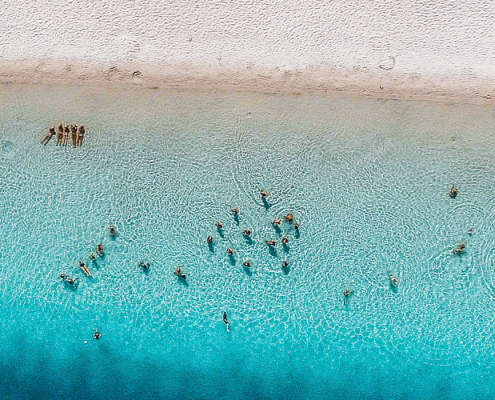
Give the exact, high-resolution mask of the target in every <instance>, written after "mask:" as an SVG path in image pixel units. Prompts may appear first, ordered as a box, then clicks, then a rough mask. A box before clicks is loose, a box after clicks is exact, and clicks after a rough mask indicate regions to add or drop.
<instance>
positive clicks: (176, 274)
mask: <svg viewBox="0 0 495 400" xmlns="http://www.w3.org/2000/svg"><path fill="white" fill-rule="evenodd" d="M174 275H175V276H178V277H179V278H182V279H186V274H185V273H184V272H182V271H181V269H180V267H177V269H176V270H175V272H174Z"/></svg>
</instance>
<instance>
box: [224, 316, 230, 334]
mask: <svg viewBox="0 0 495 400" xmlns="http://www.w3.org/2000/svg"><path fill="white" fill-rule="evenodd" d="M223 322H224V323H225V329H227V332H230V329H229V328H230V322H229V320H228V318H227V311H224V312H223Z"/></svg>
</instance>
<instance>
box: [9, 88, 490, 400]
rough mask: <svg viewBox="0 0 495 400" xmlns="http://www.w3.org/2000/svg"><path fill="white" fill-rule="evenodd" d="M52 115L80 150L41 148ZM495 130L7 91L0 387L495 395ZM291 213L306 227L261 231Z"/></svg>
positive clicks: (181, 394)
mask: <svg viewBox="0 0 495 400" xmlns="http://www.w3.org/2000/svg"><path fill="white" fill-rule="evenodd" d="M60 121H66V122H74V123H79V124H81V123H84V124H86V126H87V132H88V133H87V134H86V137H85V142H84V144H83V146H82V147H80V148H72V147H66V148H61V147H57V146H55V143H54V140H55V139H52V142H50V143H49V144H48V145H47V146H46V147H43V146H41V145H40V139H41V137H42V135H43V132H44V130H45V129H46V128H47V127H48V126H50V125H54V124H56V123H58V122H60ZM494 126H495V114H493V110H492V109H490V108H482V107H475V106H465V105H456V106H445V105H438V104H427V103H407V102H397V101H373V100H367V101H358V100H355V99H350V98H349V99H346V98H341V99H328V98H319V97H305V96H299V97H282V96H267V95H245V94H225V93H220V92H218V93H217V92H208V93H206V92H205V93H201V92H174V91H160V90H140V89H106V90H103V89H94V88H79V87H36V86H33V87H27V86H26V87H21V86H11V85H4V86H3V87H2V88H1V89H0V169H1V171H0V172H1V173H0V205H1V207H0V233H1V236H2V240H1V241H0V268H1V269H0V316H1V317H0V328H1V329H0V336H1V339H2V340H1V341H0V353H1V354H2V357H1V358H0V368H1V371H2V373H1V374H0V380H1V382H0V396H1V398H6V399H9V398H12V399H18V398H50V399H53V398H71V399H79V398H80V399H83V398H84V399H101V398H110V399H135V398H150V399H152V398H202V399H210V398H212V399H216V398H250V399H251V398H280V399H322V398H336V397H341V398H408V399H425V398H453V399H455V398H462V399H467V398H474V397H478V398H493V397H495V385H494V383H495V375H494V372H495V371H494V367H493V365H495V364H494V362H495V356H494V354H493V339H494V334H493V328H492V327H493V311H494V302H495V286H494V285H495V272H494V261H495V223H494V221H495V194H494V191H493V184H494V182H495V179H494V178H495V172H494V171H495V169H494V167H495V153H494V151H493V150H494V145H495V137H494V132H495V130H494V129H495V128H493V127H494ZM454 183H455V184H456V185H457V186H458V188H459V195H458V196H457V198H455V199H451V198H450V197H449V196H448V190H449V189H450V186H451V185H452V184H454ZM260 190H268V191H269V192H270V193H271V195H270V197H269V198H268V203H269V204H268V206H266V205H264V204H263V202H262V201H261V197H260V195H259V193H260ZM233 206H236V207H239V209H240V215H239V221H238V222H237V221H235V220H234V218H233V216H232V214H231V213H230V209H231V208H232V207H233ZM289 212H290V213H292V214H294V217H295V219H296V220H297V221H299V222H300V231H299V234H297V232H296V231H295V230H294V229H293V227H292V226H291V225H290V224H287V223H282V224H281V227H280V232H277V231H276V230H275V229H274V228H273V227H272V225H271V221H272V220H274V219H276V218H280V217H283V216H284V215H285V214H287V213H289ZM217 221H221V222H223V224H224V232H223V236H222V235H220V234H219V232H218V231H217V230H216V229H215V226H214V225H215V222H217ZM110 225H114V226H116V227H117V230H118V236H117V238H116V239H115V240H112V239H111V238H110V237H109V235H108V234H107V232H108V227H109V226H110ZM246 228H249V229H251V230H252V231H253V235H252V238H253V240H252V242H247V241H246V240H245V239H244V238H243V236H242V231H243V230H244V229H246ZM471 228H472V229H473V230H474V233H473V234H472V235H469V234H468V231H469V229H471ZM208 235H213V236H214V238H215V244H214V247H213V251H211V250H210V249H209V248H208V246H207V245H206V237H207V236H208ZM282 236H287V237H288V238H289V246H288V247H287V248H284V247H283V246H282V245H281V244H280V239H281V237H282ZM267 239H273V240H277V242H278V243H277V246H276V248H275V250H274V251H271V252H270V251H269V249H268V247H267V245H266V244H265V242H264V241H265V240H267ZM461 241H465V242H466V243H467V249H466V252H465V254H463V255H462V256H455V255H453V254H452V251H451V250H452V248H453V247H454V246H455V245H456V244H458V243H460V242H461ZM99 242H102V243H103V245H104V247H105V257H104V258H102V259H98V260H97V262H96V263H91V262H90V260H89V257H88V256H89V254H90V253H91V252H92V251H94V248H95V246H96V244H98V243H99ZM228 247H232V248H234V249H235V251H236V255H235V258H234V260H231V259H229V258H228V257H227V254H226V249H227V248H228ZM246 258H249V259H250V260H251V264H252V268H251V269H250V270H246V269H245V268H243V267H242V261H243V260H244V259H246ZM284 259H287V260H289V261H290V268H289V269H286V270H283V269H282V268H281V262H282V260H284ZM78 260H85V261H86V262H87V263H88V265H89V267H90V269H91V271H92V278H87V277H85V276H84V275H83V274H82V272H81V271H80V270H79V268H78V263H77V262H78ZM140 260H145V261H149V262H151V263H152V267H151V269H150V271H149V273H148V274H145V273H143V272H142V271H140V269H139V267H138V266H137V264H138V262H139V261H140ZM178 265H182V266H183V269H184V270H185V271H186V273H187V275H188V278H187V284H184V283H181V282H179V281H178V280H177V278H176V277H175V276H174V275H173V271H174V270H175V268H176V267H177V266H178ZM388 270H392V271H394V273H395V274H396V275H397V276H398V278H399V286H398V288H397V289H396V290H395V289H393V288H392V287H391V286H390V283H389V280H388V277H387V271H388ZM61 272H67V273H68V274H69V275H71V276H77V277H78V279H79V282H80V284H79V286H78V288H77V289H76V290H72V289H70V288H69V287H67V286H64V284H63V283H62V282H60V279H59V275H60V273H61ZM345 288H350V289H352V291H353V292H352V295H351V296H350V298H349V302H348V304H347V305H345V304H344V298H343V292H344V289H345ZM224 310H225V311H227V313H228V315H229V319H230V321H231V332H230V333H227V332H226V330H225V327H224V324H223V322H222V313H223V311H224ZM94 329H98V330H99V331H100V332H101V333H102V338H101V339H100V340H99V341H96V340H94V339H92V337H91V336H92V333H93V331H94ZM85 341H87V343H85Z"/></svg>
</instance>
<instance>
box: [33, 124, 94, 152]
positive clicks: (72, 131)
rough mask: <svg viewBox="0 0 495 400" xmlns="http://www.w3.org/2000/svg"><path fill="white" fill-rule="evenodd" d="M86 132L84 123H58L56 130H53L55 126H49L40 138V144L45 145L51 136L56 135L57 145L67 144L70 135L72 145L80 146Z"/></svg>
mask: <svg viewBox="0 0 495 400" xmlns="http://www.w3.org/2000/svg"><path fill="white" fill-rule="evenodd" d="M85 134H86V130H85V128H84V125H81V126H79V127H78V126H77V125H72V124H71V125H65V126H64V124H60V125H59V126H58V130H57V132H55V127H54V126H51V127H50V128H49V129H48V132H47V133H46V135H45V136H44V137H43V139H42V140H41V144H43V145H45V146H46V145H47V144H48V142H49V141H50V140H51V138H52V137H53V136H55V135H56V137H57V146H67V143H68V142H69V135H70V136H71V137H72V146H73V147H78V146H81V145H82V143H83V140H84V135H85Z"/></svg>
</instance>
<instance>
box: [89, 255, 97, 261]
mask: <svg viewBox="0 0 495 400" xmlns="http://www.w3.org/2000/svg"><path fill="white" fill-rule="evenodd" d="M89 258H91V260H92V261H96V256H95V253H91V254H90V255H89Z"/></svg>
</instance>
